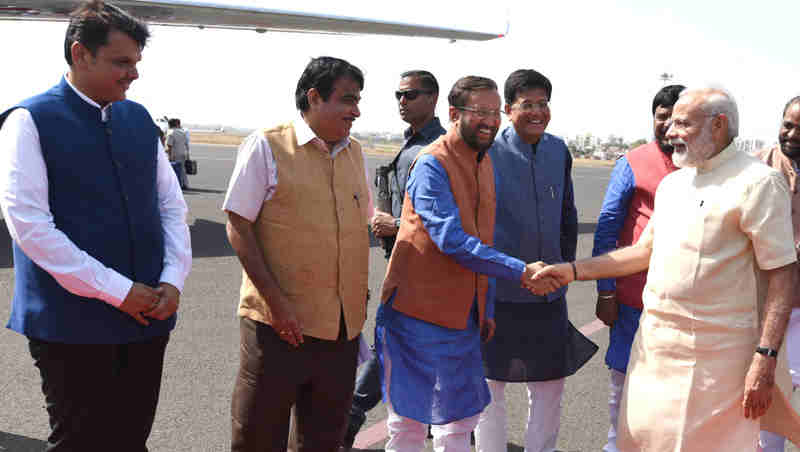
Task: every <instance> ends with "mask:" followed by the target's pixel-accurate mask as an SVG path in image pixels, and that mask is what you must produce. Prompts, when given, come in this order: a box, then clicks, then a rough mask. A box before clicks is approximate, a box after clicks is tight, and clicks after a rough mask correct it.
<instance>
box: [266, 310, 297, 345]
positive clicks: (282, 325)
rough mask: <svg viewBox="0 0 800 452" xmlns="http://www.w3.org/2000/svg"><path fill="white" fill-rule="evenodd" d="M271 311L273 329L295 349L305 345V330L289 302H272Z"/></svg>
mask: <svg viewBox="0 0 800 452" xmlns="http://www.w3.org/2000/svg"><path fill="white" fill-rule="evenodd" d="M269 310H270V313H271V314H272V329H274V330H275V332H276V333H277V334H278V336H279V337H280V338H281V340H284V341H286V342H288V343H290V344H292V345H293V346H295V347H299V346H300V344H302V343H303V328H302V326H301V325H300V322H299V321H298V320H297V316H295V313H294V307H293V306H292V305H291V303H289V300H287V299H285V298H282V299H281V300H280V301H271V302H270V304H269Z"/></svg>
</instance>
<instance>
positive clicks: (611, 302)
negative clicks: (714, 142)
mask: <svg viewBox="0 0 800 452" xmlns="http://www.w3.org/2000/svg"><path fill="white" fill-rule="evenodd" d="M684 88H685V87H684V86H681V85H670V86H665V87H663V88H661V89H660V90H659V91H658V93H657V94H656V96H655V97H654V98H653V103H652V112H653V136H654V137H655V139H654V140H653V141H652V142H650V143H647V144H644V145H642V146H639V147H637V148H636V149H633V150H631V151H629V152H628V153H627V154H625V155H624V156H622V157H620V159H619V160H617V163H616V165H615V166H614V171H612V173H611V179H610V180H609V181H608V189H607V190H606V196H605V198H604V199H603V207H602V209H600V216H599V217H598V219H597V230H596V231H595V234H594V249H593V250H592V256H599V255H601V254H605V253H607V252H609V251H611V250H613V249H616V248H623V247H626V246H630V245H633V244H634V243H636V241H637V240H638V239H639V236H640V235H641V233H642V231H644V228H645V227H646V226H647V223H648V222H649V221H650V217H651V216H652V214H653V208H654V203H655V197H656V188H657V187H658V184H660V183H661V180H662V179H663V178H664V176H666V175H667V174H669V173H671V172H673V171H675V170H676V169H678V168H677V167H676V166H675V165H674V164H673V163H672V145H671V144H669V140H668V139H667V136H666V135H667V129H668V128H669V119H670V116H671V115H672V106H673V105H675V102H676V101H677V100H678V95H679V94H680V92H681V91H683V89H684ZM646 279H647V271H643V272H640V273H636V274H633V275H628V276H622V277H620V278H616V279H601V280H599V281H597V307H596V310H595V312H596V314H597V318H599V319H600V320H602V321H603V323H605V324H606V325H608V326H609V327H610V329H609V340H608V352H607V353H606V365H607V366H608V369H609V373H610V384H609V389H610V392H609V397H608V411H609V420H610V423H611V426H610V427H609V429H608V443H607V444H606V445H605V447H604V448H603V450H604V451H605V452H617V451H618V449H617V419H619V403H620V401H621V400H622V386H623V384H624V383H625V373H626V372H627V369H628V359H629V358H630V353H631V344H633V336H634V335H635V334H636V330H637V329H638V328H639V317H640V316H641V314H642V291H643V290H644V285H645V281H646Z"/></svg>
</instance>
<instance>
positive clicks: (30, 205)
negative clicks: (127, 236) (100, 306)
mask: <svg viewBox="0 0 800 452" xmlns="http://www.w3.org/2000/svg"><path fill="white" fill-rule="evenodd" d="M64 78H65V79H66V80H67V83H68V84H69V86H70V87H71V88H72V89H73V90H74V91H75V93H76V94H78V96H80V98H81V99H83V100H84V101H86V102H87V103H88V104H90V105H92V106H93V107H96V108H97V109H98V110H99V111H100V114H101V118H102V121H103V122H106V121H107V120H108V110H109V106H110V105H111V104H109V105H107V106H106V107H105V108H101V107H100V105H98V104H97V103H96V102H94V101H93V100H91V99H90V98H88V97H87V96H86V95H84V94H83V93H81V92H80V91H78V89H77V88H75V86H73V85H72V84H71V83H70V82H69V79H68V78H67V77H66V76H65V77H64ZM156 155H157V158H158V164H157V173H156V183H157V185H158V201H159V210H160V212H161V227H162V230H163V232H164V269H163V270H162V272H161V278H160V281H161V282H165V283H169V284H172V285H173V286H175V287H177V288H178V290H180V291H183V284H184V281H185V280H186V276H187V275H188V274H189V269H190V268H191V265H192V247H191V243H190V239H189V228H188V226H187V225H186V213H187V210H188V209H187V207H186V202H185V201H184V199H183V194H182V193H181V190H180V186H179V184H178V179H177V178H176V176H175V173H174V171H172V167H171V166H170V164H169V161H167V155H166V153H165V152H164V148H163V146H162V145H161V142H160V141H158V152H157V153H156ZM86 177H91V175H86ZM0 208H2V211H3V217H5V220H6V226H7V227H8V232H9V233H10V234H11V238H13V239H14V241H15V242H16V244H17V245H18V246H19V247H20V248H21V249H22V251H24V252H25V255H26V256H28V257H29V258H30V259H31V260H32V261H33V262H35V263H36V264H37V265H38V266H40V267H41V268H43V269H44V270H45V271H47V272H48V273H50V275H51V276H53V278H55V280H56V281H58V283H59V284H60V285H61V286H62V287H63V288H64V289H66V290H67V291H69V292H71V293H73V294H75V295H78V296H82V297H89V298H98V299H100V300H103V301H105V302H106V303H108V304H110V305H112V306H115V307H119V306H120V305H121V304H122V302H123V301H124V300H125V297H126V296H127V294H128V292H129V291H130V289H131V287H132V286H133V281H131V280H130V279H128V278H127V277H126V276H123V275H121V274H120V273H119V272H117V271H116V270H114V269H112V268H109V267H106V266H105V265H103V263H102V262H100V261H98V260H97V259H95V258H93V257H92V256H90V255H89V254H87V253H86V252H85V251H84V250H82V249H80V248H78V247H77V246H76V245H75V243H73V242H72V241H71V240H70V238H69V237H68V236H67V235H66V234H64V233H63V232H62V231H60V230H58V229H57V228H56V226H55V222H54V221H53V214H52V213H51V212H50V203H49V200H48V180H47V168H46V166H45V162H44V157H43V156H42V147H41V143H40V142H39V131H38V129H37V128H36V124H35V123H34V122H33V118H32V117H31V114H30V112H29V111H27V110H25V109H22V108H18V109H16V110H14V111H13V112H11V114H10V115H9V116H8V118H7V119H6V121H5V123H4V124H3V127H2V129H0Z"/></svg>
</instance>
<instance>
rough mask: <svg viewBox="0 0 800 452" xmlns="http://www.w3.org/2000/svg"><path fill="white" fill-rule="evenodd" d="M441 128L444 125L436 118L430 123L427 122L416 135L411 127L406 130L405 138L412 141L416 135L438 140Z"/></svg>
mask: <svg viewBox="0 0 800 452" xmlns="http://www.w3.org/2000/svg"><path fill="white" fill-rule="evenodd" d="M441 128H442V124H441V123H440V122H439V118H437V117H436V116H434V117H433V118H432V119H431V120H430V121H428V122H426V123H425V125H424V126H422V128H421V129H419V132H417V133H416V134H415V133H414V129H412V128H411V127H409V128H407V129H406V130H405V132H403V136H404V137H405V139H406V141H409V140H411V139H412V138H414V136H415V135H421V136H423V137H425V138H437V137H438V136H439V135H440V134H439V130H440V129H441ZM434 134H435V135H434Z"/></svg>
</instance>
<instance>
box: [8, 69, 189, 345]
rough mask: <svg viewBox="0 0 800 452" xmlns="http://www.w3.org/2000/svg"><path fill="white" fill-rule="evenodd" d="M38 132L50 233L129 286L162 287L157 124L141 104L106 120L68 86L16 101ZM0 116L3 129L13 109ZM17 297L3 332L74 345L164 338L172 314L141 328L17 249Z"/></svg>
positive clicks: (120, 106)
mask: <svg viewBox="0 0 800 452" xmlns="http://www.w3.org/2000/svg"><path fill="white" fill-rule="evenodd" d="M14 108H25V109H26V110H28V111H29V112H30V114H31V116H32V118H33V121H34V123H35V124H36V128H37V129H38V132H39V139H40V143H41V147H42V155H43V157H44V161H45V165H46V167H47V177H48V183H49V203H50V211H51V212H52V214H53V220H54V222H55V226H56V228H57V229H59V230H60V231H62V232H63V233H64V234H66V235H67V237H69V239H70V240H71V241H72V242H74V243H75V245H76V246H77V247H78V248H80V249H82V250H84V251H86V252H87V253H88V254H89V255H91V256H92V257H94V258H95V259H97V260H99V261H100V262H102V263H103V264H104V265H106V266H107V267H110V268H113V269H114V270H116V271H117V272H119V273H120V274H122V275H124V276H126V277H128V278H130V279H131V280H133V281H136V282H141V283H144V284H147V285H150V286H156V285H158V283H159V279H160V276H161V271H162V268H163V260H164V236H163V232H162V230H161V216H160V212H159V201H158V191H157V184H156V160H157V155H158V154H157V152H158V147H157V141H158V137H157V134H156V128H155V125H154V123H153V120H152V119H151V117H150V115H149V114H148V113H147V111H146V110H145V109H144V107H142V106H141V105H139V104H137V103H135V102H131V101H121V102H116V103H114V104H112V106H111V119H110V120H109V121H108V122H106V123H104V122H102V121H101V118H100V112H99V110H98V109H97V108H96V107H93V106H91V105H89V104H88V103H86V102H85V101H84V100H83V99H81V98H80V97H79V96H78V95H77V94H76V93H75V91H73V90H72V88H70V86H69V85H68V84H67V82H66V81H65V80H64V79H62V80H61V83H59V84H58V85H56V86H55V87H53V88H51V89H50V90H49V91H47V92H45V93H43V94H40V95H37V96H34V97H32V98H30V99H28V100H25V101H23V102H22V103H20V104H19V105H18V106H17V107H14ZM10 111H11V110H9V111H6V112H5V113H3V114H2V115H0V124H2V122H3V121H4V120H5V118H6V116H7V115H8V113H9V112H10ZM14 272H15V278H16V282H15V286H14V300H13V303H12V309H11V318H10V320H9V323H8V328H10V329H12V330H14V331H17V332H19V333H21V334H24V335H26V336H28V337H32V338H36V339H41V340H46V341H52V342H62V343H74V344H121V343H130V342H139V341H144V340H147V339H150V338H153V337H157V336H163V335H166V334H168V333H169V331H170V330H171V329H172V328H173V327H174V325H175V316H174V315H173V316H172V317H171V318H170V319H167V320H164V321H159V320H150V326H147V327H145V326H141V325H139V324H138V323H136V321H135V320H133V318H131V317H130V316H128V315H127V314H125V313H124V312H122V311H120V310H118V309H116V308H114V307H113V306H110V305H108V304H107V303H105V302H103V301H101V300H98V299H93V298H83V297H79V296H77V295H74V294H72V293H70V292H68V291H67V290H65V289H64V288H63V287H61V286H60V285H59V284H58V282H56V280H55V279H54V278H53V277H52V276H50V274H49V273H47V272H46V271H44V270H43V269H42V268H41V267H39V266H38V265H36V263H35V262H33V261H31V260H30V259H29V258H28V257H27V256H26V255H25V253H24V252H23V251H22V250H21V249H20V248H19V247H18V246H17V245H16V243H15V244H14Z"/></svg>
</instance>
